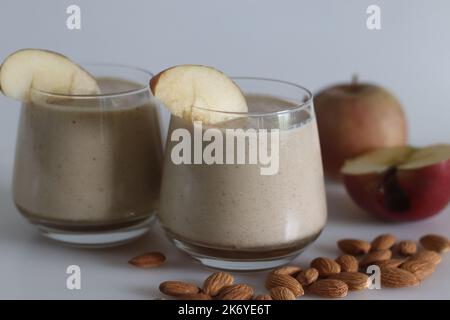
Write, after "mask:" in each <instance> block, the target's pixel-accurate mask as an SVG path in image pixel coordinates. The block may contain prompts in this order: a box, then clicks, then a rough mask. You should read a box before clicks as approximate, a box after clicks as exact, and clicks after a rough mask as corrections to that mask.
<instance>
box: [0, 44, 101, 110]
mask: <svg viewBox="0 0 450 320" xmlns="http://www.w3.org/2000/svg"><path fill="white" fill-rule="evenodd" d="M0 88H1V91H2V92H3V94H4V95H5V96H7V97H10V98H13V99H16V100H20V101H24V102H27V101H29V100H30V92H31V89H32V88H34V89H38V90H41V91H45V92H51V93H55V94H73V95H84V94H86V95H88V94H98V93H100V89H99V87H98V84H97V82H96V80H95V78H94V77H93V76H91V75H90V74H89V73H88V72H87V71H85V70H84V69H83V68H81V67H80V66H79V65H77V64H76V63H74V62H72V61H71V60H70V59H68V58H67V57H65V56H63V55H61V54H59V53H56V52H52V51H47V50H40V49H23V50H19V51H16V52H14V53H13V54H11V55H9V56H8V57H7V58H6V59H5V61H4V62H3V64H2V65H1V68H0Z"/></svg>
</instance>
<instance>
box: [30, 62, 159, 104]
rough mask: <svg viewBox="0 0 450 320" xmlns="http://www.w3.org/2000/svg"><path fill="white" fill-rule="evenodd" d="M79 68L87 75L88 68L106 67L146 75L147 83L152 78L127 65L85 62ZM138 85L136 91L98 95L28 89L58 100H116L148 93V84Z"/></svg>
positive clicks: (149, 73)
mask: <svg viewBox="0 0 450 320" xmlns="http://www.w3.org/2000/svg"><path fill="white" fill-rule="evenodd" d="M80 66H81V68H83V70H85V71H87V72H88V73H89V74H91V73H90V72H89V70H88V69H89V67H107V68H121V69H128V70H131V71H138V72H141V73H142V74H146V75H147V76H148V77H149V78H148V80H149V81H150V79H151V78H152V77H153V76H154V75H153V73H151V72H150V71H148V70H146V69H144V68H140V67H136V66H132V65H127V64H120V63H103V62H100V63H97V62H87V63H81V64H80ZM93 76H95V75H93ZM138 84H139V88H136V89H131V90H120V91H117V92H109V93H98V94H70V93H57V92H51V91H46V90H40V89H37V88H30V92H31V91H32V92H36V93H38V94H41V95H45V96H48V97H54V98H59V99H100V98H117V97H123V96H127V95H134V94H140V93H143V92H146V91H150V87H149V85H148V83H147V84H146V85H144V84H141V83H138Z"/></svg>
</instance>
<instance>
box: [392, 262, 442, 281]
mask: <svg viewBox="0 0 450 320" xmlns="http://www.w3.org/2000/svg"><path fill="white" fill-rule="evenodd" d="M400 268H401V269H404V270H407V271H409V272H411V273H412V274H413V275H415V276H416V278H417V279H419V280H421V281H422V280H423V279H425V278H427V277H429V276H430V275H431V274H432V273H433V272H434V269H435V265H434V264H433V263H431V262H427V261H424V260H408V261H406V262H404V263H403V264H402V265H401V266H400Z"/></svg>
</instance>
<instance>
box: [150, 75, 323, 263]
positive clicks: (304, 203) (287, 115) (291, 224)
mask: <svg viewBox="0 0 450 320" xmlns="http://www.w3.org/2000/svg"><path fill="white" fill-rule="evenodd" d="M238 84H240V83H239V82H238ZM240 85H241V86H243V85H244V86H245V84H243V85H242V84H240ZM246 100H247V104H248V109H249V113H248V115H240V116H239V117H238V118H237V119H234V120H230V121H226V122H223V123H219V124H214V125H213V126H212V127H215V128H217V129H219V130H222V131H224V130H225V128H267V129H273V128H276V129H279V150H278V154H279V165H278V171H277V173H275V174H272V175H262V174H261V170H260V169H261V167H263V165H261V164H260V163H258V164H205V163H202V164H175V163H174V162H173V161H172V159H171V150H173V148H174V147H175V145H176V144H177V141H170V135H171V133H173V132H174V131H175V130H176V129H179V128H183V129H186V130H188V131H189V132H191V133H192V135H193V134H194V133H193V132H194V127H195V126H194V125H193V123H192V122H191V121H187V120H184V119H182V118H180V117H176V116H172V118H171V123H170V128H169V138H168V142H167V148H166V155H165V161H164V169H163V184H162V197H161V210H160V213H159V217H160V220H161V222H162V225H163V226H164V228H165V230H166V232H167V234H168V235H169V237H170V238H171V239H172V240H173V241H174V243H175V244H176V245H177V246H178V247H179V248H181V249H182V250H184V251H187V252H188V253H190V254H191V255H193V256H194V257H195V258H197V259H199V260H200V261H201V262H203V263H204V264H206V265H209V266H213V267H219V268H226V269H241V270H243V269H263V268H270V267H274V266H276V265H280V264H283V263H286V262H287V261H288V260H290V259H292V257H294V256H296V255H297V254H298V253H299V252H301V250H303V248H305V247H306V246H307V245H308V244H309V243H311V242H312V241H313V240H315V238H317V237H318V236H319V234H320V232H321V230H322V229H323V227H324V225H325V222H326V217H327V209H326V200H325V190H324V179H323V171H322V161H321V154H320V144H319V137H318V130H317V125H316V120H315V118H314V111H313V108H312V102H311V101H309V102H307V103H305V104H304V105H302V103H301V102H299V103H295V102H292V100H288V99H284V98H279V97H277V96H268V95H262V94H247V95H246ZM299 104H300V105H299ZM286 110H287V111H286ZM209 127H211V126H208V125H204V126H203V133H204V132H205V130H207V129H208V128H209ZM240 134H241V135H242V134H243V133H240ZM224 136H225V135H224ZM237 138H239V134H238V137H237ZM269 138H270V139H275V138H276V137H275V136H274V134H272V133H269ZM205 145H207V143H204V144H203V148H204V147H205ZM270 146H271V145H270V144H269V153H271V152H272V151H276V150H271V148H270ZM247 147H248V148H247V149H246V159H248V157H249V153H251V152H252V148H253V147H254V146H253V147H252V146H250V144H248V145H247ZM227 151H228V150H226V151H224V152H227ZM224 157H226V155H225V154H224Z"/></svg>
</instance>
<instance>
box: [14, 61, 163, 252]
mask: <svg viewBox="0 0 450 320" xmlns="http://www.w3.org/2000/svg"><path fill="white" fill-rule="evenodd" d="M86 69H87V70H88V71H89V72H90V73H91V74H93V75H94V76H95V77H97V79H98V82H99V86H100V88H101V92H102V93H101V94H99V95H61V94H55V93H51V92H42V91H39V90H34V89H33V90H32V91H31V96H30V98H31V102H30V103H27V104H24V105H23V106H22V111H21V116H20V123H19V129H18V138H17V147H16V159H15V168H14V179H13V194H14V202H15V204H16V206H17V208H18V209H19V211H20V212H21V213H22V215H23V216H25V217H26V218H27V219H28V220H29V221H30V222H31V223H33V224H35V225H36V226H37V227H38V228H39V230H40V231H41V233H42V234H43V235H45V236H47V237H49V238H52V239H55V240H58V241H62V242H66V243H70V244H74V245H80V246H104V245H113V244H119V243H123V242H125V241H128V240H131V239H133V238H135V237H137V236H140V235H142V234H144V233H145V232H146V231H147V230H148V228H149V224H150V221H151V220H152V218H153V217H154V213H155V211H156V210H157V209H158V207H159V191H160V180H161V167H162V144H161V135H160V129H159V123H158V117H157V110H156V104H155V101H154V98H153V96H152V95H151V93H150V91H149V89H148V80H149V79H150V78H151V76H152V75H151V74H150V73H148V72H146V71H144V70H140V69H137V68H132V67H125V66H118V65H116V66H115V65H88V66H86Z"/></svg>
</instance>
